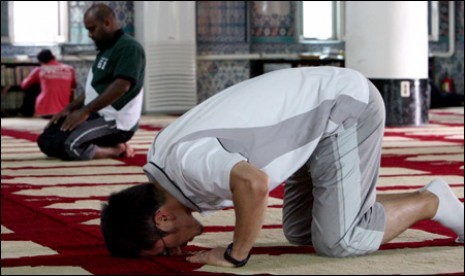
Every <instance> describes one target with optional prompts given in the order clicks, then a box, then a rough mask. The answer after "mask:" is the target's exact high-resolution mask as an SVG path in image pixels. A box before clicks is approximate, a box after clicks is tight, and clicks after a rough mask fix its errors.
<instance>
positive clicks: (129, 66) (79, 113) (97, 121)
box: [38, 4, 146, 160]
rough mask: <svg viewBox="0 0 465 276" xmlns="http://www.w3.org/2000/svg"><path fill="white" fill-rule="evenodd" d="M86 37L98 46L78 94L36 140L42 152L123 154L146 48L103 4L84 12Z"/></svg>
mask: <svg viewBox="0 0 465 276" xmlns="http://www.w3.org/2000/svg"><path fill="white" fill-rule="evenodd" d="M84 24H85V27H86V29H87V30H88V31H89V37H90V38H91V39H92V40H93V41H94V42H95V45H96V46H97V49H98V50H99V52H98V54H97V57H96V59H95V61H94V63H93V65H92V68H91V70H90V71H89V75H88V78H87V83H86V92H85V95H81V96H79V97H78V98H77V99H76V100H74V101H73V102H72V103H70V104H69V105H68V106H67V107H66V108H65V109H63V110H62V111H61V112H60V113H59V114H57V115H55V116H54V117H53V118H52V119H51V120H50V122H49V124H48V125H47V127H46V129H45V131H44V132H43V133H42V134H41V136H40V137H39V139H38V145H39V147H40V149H41V150H42V152H44V153H45V154H47V155H48V156H55V157H59V158H61V159H64V160H89V159H95V158H108V157H118V156H126V157H132V156H133V155H134V151H133V150H132V149H131V148H130V147H129V146H128V145H127V144H126V142H127V141H128V140H129V139H131V137H132V136H133V135H134V132H135V130H136V129H137V127H138V122H139V119H140V116H141V112H142V101H143V90H142V86H143V83H144V72H145V63H146V61H145V51H144V48H143V47H142V45H141V44H140V43H139V42H137V41H136V40H135V39H134V38H133V37H131V36H129V35H127V34H125V33H124V32H123V31H122V30H121V25H120V23H119V21H118V19H117V18H116V15H115V13H114V11H113V10H112V9H111V8H110V7H109V6H107V5H105V4H95V5H93V6H91V7H90V8H89V9H88V10H87V11H86V13H85V15H84Z"/></svg>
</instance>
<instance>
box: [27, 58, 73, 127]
mask: <svg viewBox="0 0 465 276" xmlns="http://www.w3.org/2000/svg"><path fill="white" fill-rule="evenodd" d="M37 59H38V60H39V62H40V65H41V66H40V67H37V68H35V69H34V70H32V72H31V73H30V74H29V76H28V77H27V78H25V79H24V80H23V81H22V82H21V88H22V89H27V88H29V87H30V86H31V85H33V84H35V83H40V90H41V91H40V94H39V96H38V97H37V99H36V103H35V114H36V116H41V117H44V118H50V117H52V116H53V115H54V114H56V113H58V112H60V111H61V110H63V109H64V108H65V107H66V106H67V105H68V104H69V103H70V102H71V100H72V97H73V90H74V88H76V77H75V73H74V68H73V67H71V66H70V65H67V64H63V63H60V62H58V61H57V60H56V59H55V56H54V55H53V54H52V52H51V51H50V50H47V49H45V50H42V51H40V53H39V54H38V55H37Z"/></svg>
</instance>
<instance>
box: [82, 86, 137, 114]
mask: <svg viewBox="0 0 465 276" xmlns="http://www.w3.org/2000/svg"><path fill="white" fill-rule="evenodd" d="M130 88H131V83H130V82H129V81H128V80H124V79H116V80H115V81H113V82H112V83H111V84H110V85H109V86H108V87H107V89H106V90H105V91H104V92H103V93H102V94H101V95H100V96H98V97H97V98H96V99H94V100H93V101H92V102H90V103H89V104H87V105H86V106H84V107H83V111H85V112H86V113H87V114H91V113H93V112H97V111H99V110H100V109H102V108H104V107H106V106H109V105H111V104H112V103H113V102H115V101H116V100H117V99H119V98H120V97H121V96H122V95H124V93H126V92H127V91H129V89H130Z"/></svg>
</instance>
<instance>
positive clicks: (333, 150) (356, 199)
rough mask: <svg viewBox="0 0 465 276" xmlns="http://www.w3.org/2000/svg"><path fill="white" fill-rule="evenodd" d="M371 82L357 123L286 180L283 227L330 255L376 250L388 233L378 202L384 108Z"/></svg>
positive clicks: (321, 146) (323, 145)
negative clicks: (367, 96) (367, 97)
mask: <svg viewBox="0 0 465 276" xmlns="http://www.w3.org/2000/svg"><path fill="white" fill-rule="evenodd" d="M369 85H370V101H369V104H368V106H367V110H366V111H365V112H364V116H363V117H361V118H360V119H359V120H358V122H357V124H356V125H355V126H353V127H351V128H349V129H347V130H344V131H343V132H342V133H339V134H337V135H332V136H330V137H327V138H324V139H322V140H321V141H320V143H319V144H318V146H317V147H316V149H315V151H314V153H313V154H312V156H311V157H310V159H309V160H308V162H307V164H306V165H305V166H304V167H302V168H301V169H300V170H299V171H297V172H296V173H295V174H294V175H293V176H292V177H291V178H289V179H288V181H286V184H285V195H284V207H283V230H284V234H285V236H286V238H287V239H288V240H289V241H290V242H292V243H296V244H313V246H314V248H315V250H316V252H317V253H318V254H321V255H325V256H332V257H345V256H353V255H362V254H367V253H370V252H373V251H376V250H377V249H378V248H379V246H380V244H381V241H382V238H383V235H384V224H385V219H384V208H383V206H382V205H381V204H379V203H377V202H376V182H377V180H378V174H379V166H380V160H381V143H382V138H383V134H384V123H385V108H384V103H383V100H382V98H381V96H380V94H379V92H378V90H377V89H376V88H375V87H374V85H373V84H371V83H369Z"/></svg>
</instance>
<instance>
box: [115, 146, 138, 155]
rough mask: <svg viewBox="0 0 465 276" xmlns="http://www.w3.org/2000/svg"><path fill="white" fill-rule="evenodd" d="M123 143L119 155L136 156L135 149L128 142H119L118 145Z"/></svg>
mask: <svg viewBox="0 0 465 276" xmlns="http://www.w3.org/2000/svg"><path fill="white" fill-rule="evenodd" d="M121 145H122V147H123V150H122V152H121V153H120V155H119V157H126V158H132V157H134V155H136V153H135V152H134V149H133V148H132V147H131V146H129V144H126V143H121V144H118V146H121Z"/></svg>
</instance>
